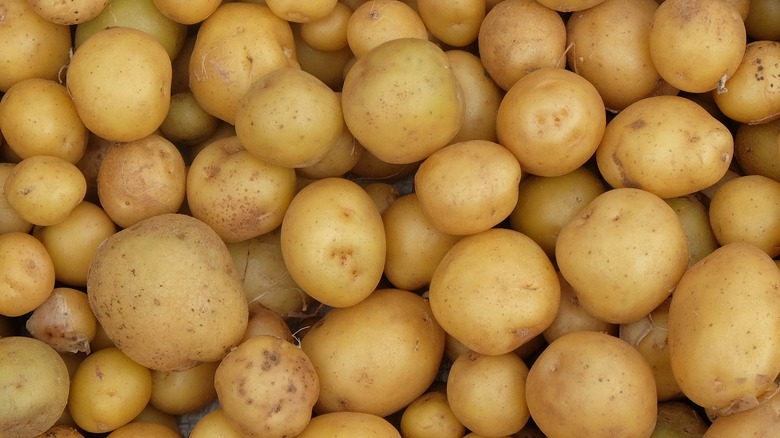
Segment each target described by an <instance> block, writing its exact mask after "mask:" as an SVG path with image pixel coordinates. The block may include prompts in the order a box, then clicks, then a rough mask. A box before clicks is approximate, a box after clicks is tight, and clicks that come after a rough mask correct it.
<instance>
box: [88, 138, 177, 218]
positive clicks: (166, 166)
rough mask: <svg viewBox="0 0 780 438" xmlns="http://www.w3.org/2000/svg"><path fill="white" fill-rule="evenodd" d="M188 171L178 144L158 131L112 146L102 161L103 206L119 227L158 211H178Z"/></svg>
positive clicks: (99, 186)
mask: <svg viewBox="0 0 780 438" xmlns="http://www.w3.org/2000/svg"><path fill="white" fill-rule="evenodd" d="M186 180H187V170H186V168H185V164H184V158H183V157H182V155H181V153H180V152H179V150H178V149H177V148H176V146H175V145H174V144H173V143H171V142H170V141H168V140H166V139H165V138H164V137H162V136H160V135H158V134H151V135H149V136H147V137H144V138H141V139H138V140H134V141H131V142H127V143H123V144H121V145H118V146H116V147H113V148H111V149H109V150H108V151H107V152H106V154H105V156H104V157H103V160H102V161H101V163H100V169H99V170H98V177H97V190H98V198H99V199H100V205H101V206H102V207H103V210H104V211H105V212H106V214H108V216H109V217H111V219H112V220H113V221H114V222H115V223H116V224H117V225H119V226H120V227H123V228H127V227H129V226H132V225H134V224H136V223H138V222H140V221H142V220H144V219H147V218H150V217H152V216H156V215H158V214H165V213H176V212H177V211H179V208H181V205H182V203H183V202H184V196H185V192H186Z"/></svg>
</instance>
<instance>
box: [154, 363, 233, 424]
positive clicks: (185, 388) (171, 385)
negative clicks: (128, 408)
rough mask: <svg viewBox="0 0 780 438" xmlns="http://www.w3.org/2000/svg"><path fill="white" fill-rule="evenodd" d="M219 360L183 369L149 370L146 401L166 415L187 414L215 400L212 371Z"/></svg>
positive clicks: (215, 369)
mask: <svg viewBox="0 0 780 438" xmlns="http://www.w3.org/2000/svg"><path fill="white" fill-rule="evenodd" d="M218 366H219V362H217V361H215V362H204V363H202V364H200V365H196V366H194V367H192V368H190V369H187V370H181V371H157V370H151V375H152V394H151V396H150V399H149V403H150V404H151V405H152V406H153V407H154V408H156V409H158V410H160V411H161V412H164V413H166V414H170V415H183V414H191V413H195V412H198V411H200V410H201V409H204V408H206V407H208V406H209V405H210V404H211V403H213V402H214V401H216V400H217V392H216V390H215V389H214V374H215V372H216V371H217V367H218Z"/></svg>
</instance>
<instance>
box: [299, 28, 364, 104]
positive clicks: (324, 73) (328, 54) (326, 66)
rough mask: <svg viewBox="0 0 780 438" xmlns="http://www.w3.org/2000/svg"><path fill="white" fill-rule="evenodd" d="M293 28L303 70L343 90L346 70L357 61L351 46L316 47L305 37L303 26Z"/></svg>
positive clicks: (334, 88) (332, 86) (336, 88)
mask: <svg viewBox="0 0 780 438" xmlns="http://www.w3.org/2000/svg"><path fill="white" fill-rule="evenodd" d="M292 30H293V36H294V39H295V54H296V59H297V60H298V64H299V65H300V67H301V70H303V71H305V72H307V73H310V74H312V75H313V76H314V77H316V78H317V79H319V80H320V81H322V82H323V83H324V84H325V85H327V86H328V87H330V88H331V89H332V90H341V88H342V86H343V85H344V70H345V69H346V68H347V65H349V64H351V63H352V62H354V61H355V56H354V55H353V54H352V50H350V48H349V46H347V47H343V48H341V49H339V50H330V51H326V50H320V49H315V48H314V47H312V46H310V45H309V44H308V43H307V42H306V41H305V40H304V39H303V34H302V33H301V31H302V26H293V28H292Z"/></svg>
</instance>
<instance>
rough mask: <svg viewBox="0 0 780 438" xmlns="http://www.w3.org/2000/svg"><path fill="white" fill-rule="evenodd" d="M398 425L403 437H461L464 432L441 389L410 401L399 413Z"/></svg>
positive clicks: (464, 429)
mask: <svg viewBox="0 0 780 438" xmlns="http://www.w3.org/2000/svg"><path fill="white" fill-rule="evenodd" d="M399 427H400V430H401V435H402V436H403V437H405V438H428V437H436V438H462V437H463V434H464V433H466V428H465V427H464V426H463V424H461V422H460V421H459V420H458V419H457V418H456V417H455V414H453V413H452V409H451V408H450V404H449V402H448V401H447V394H446V393H445V392H443V391H429V392H427V393H425V394H423V395H421V396H420V397H419V398H417V399H416V400H415V401H413V402H411V403H410V404H409V406H407V407H406V408H405V409H404V411H403V414H401V422H400V425H399Z"/></svg>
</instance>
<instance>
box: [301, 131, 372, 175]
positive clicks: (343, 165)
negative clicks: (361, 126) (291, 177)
mask: <svg viewBox="0 0 780 438" xmlns="http://www.w3.org/2000/svg"><path fill="white" fill-rule="evenodd" d="M364 152H365V149H364V148H363V146H362V145H361V144H360V143H358V142H357V141H355V137H354V136H353V135H352V133H351V132H349V129H347V127H346V126H345V127H344V128H343V129H342V130H341V135H339V137H338V138H337V139H336V141H334V142H333V144H332V145H331V146H330V148H329V149H328V151H327V152H325V155H323V156H322V157H320V159H319V160H317V161H316V162H314V163H312V164H309V165H308V166H304V167H298V168H296V169H295V173H296V174H297V175H298V176H302V177H304V178H309V179H322V178H329V177H333V176H344V175H345V174H347V173H348V172H349V171H350V170H352V168H354V167H355V165H356V164H357V163H358V161H360V159H361V157H362V156H363V153H364Z"/></svg>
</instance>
